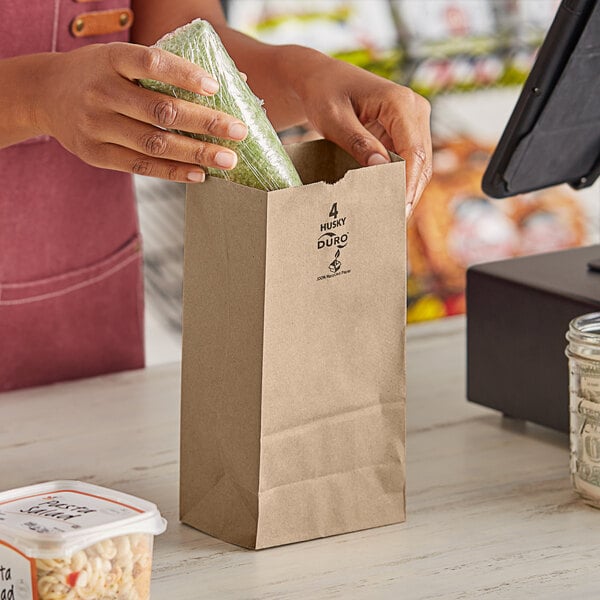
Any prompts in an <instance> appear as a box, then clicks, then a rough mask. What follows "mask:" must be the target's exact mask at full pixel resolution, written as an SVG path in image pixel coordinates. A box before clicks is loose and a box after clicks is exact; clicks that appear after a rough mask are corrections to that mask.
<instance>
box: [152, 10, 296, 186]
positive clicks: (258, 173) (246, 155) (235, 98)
mask: <svg viewBox="0 0 600 600" xmlns="http://www.w3.org/2000/svg"><path fill="white" fill-rule="evenodd" d="M155 45H156V46H157V47H159V48H162V49H163V50H167V51H168V52H172V53H173V54H177V55H178V56H181V57H183V58H185V59H187V60H189V61H191V62H193V63H195V64H196V65H199V66H200V67H202V68H203V69H205V70H206V71H207V72H208V73H210V74H211V75H212V76H213V77H214V78H215V79H216V80H217V81H218V82H219V91H218V92H217V93H216V94H215V95H213V96H202V95H200V94H195V93H193V92H190V91H187V90H183V89H181V88H178V87H175V86H172V85H168V84H165V83H161V82H158V81H153V80H148V79H144V80H141V81H140V84H141V85H143V86H144V87H146V88H148V89H151V90H155V91H158V92H162V93H164V94H168V95H170V96H174V97H176V98H182V99H184V100H187V101H189V102H195V103H196V104H200V105H202V106H206V107H208V108H212V109H215V110H219V111H222V112H226V113H228V114H230V115H233V116H235V117H237V118H238V119H240V121H242V122H243V123H245V124H246V125H247V127H248V136H247V137H246V139H245V140H243V141H241V142H235V141H231V140H223V139H220V138H215V137H212V136H208V135H199V134H194V133H189V132H185V131H178V133H181V134H183V135H187V136H190V137H193V138H195V139H199V140H203V141H208V142H211V143H215V144H219V145H221V146H226V147H228V148H231V149H232V150H234V151H235V152H237V155H238V163H237V165H236V167H235V168H234V169H232V170H230V171H225V170H222V169H215V168H212V167H208V168H207V171H208V173H209V175H214V176H216V177H221V178H223V179H228V180H229V181H233V182H235V183H240V184H243V185H247V186H250V187H254V188H258V189H262V190H268V191H271V190H277V189H282V188H287V187H293V186H297V185H302V182H301V180H300V177H299V175H298V173H297V171H296V169H295V168H294V165H293V164H292V161H291V160H290V158H289V156H288V155H287V153H286V151H285V150H284V148H283V145H282V144H281V142H280V140H279V137H278V136H277V133H276V132H275V130H274V129H273V126H272V125H271V123H270V121H269V119H268V118H267V115H266V113H265V111H264V109H263V108H262V102H261V101H260V100H259V99H258V98H257V97H256V96H255V95H254V94H253V93H252V90H251V89H250V87H249V86H248V84H247V83H246V82H245V81H244V79H243V78H242V76H241V75H240V72H239V71H238V69H237V67H236V66H235V64H234V62H233V60H232V59H231V57H230V56H229V54H227V51H226V50H225V48H224V46H223V44H222V43H221V40H220V38H219V36H218V35H217V33H216V32H215V30H214V29H213V28H212V26H211V25H210V23H208V22H207V21H204V20H202V19H196V20H194V21H192V22H191V23H188V24H187V25H184V26H183V27H180V28H179V29H176V30H175V31H173V32H171V33H168V34H167V35H165V36H164V37H162V38H161V39H160V40H158V42H156V44H155Z"/></svg>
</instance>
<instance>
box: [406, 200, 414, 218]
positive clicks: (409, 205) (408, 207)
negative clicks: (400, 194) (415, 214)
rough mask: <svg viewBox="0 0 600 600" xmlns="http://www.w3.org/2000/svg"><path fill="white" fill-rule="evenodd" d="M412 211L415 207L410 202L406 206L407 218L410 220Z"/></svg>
mask: <svg viewBox="0 0 600 600" xmlns="http://www.w3.org/2000/svg"><path fill="white" fill-rule="evenodd" d="M412 210H413V205H412V202H409V203H408V204H407V205H406V218H407V219H408V217H410V215H412Z"/></svg>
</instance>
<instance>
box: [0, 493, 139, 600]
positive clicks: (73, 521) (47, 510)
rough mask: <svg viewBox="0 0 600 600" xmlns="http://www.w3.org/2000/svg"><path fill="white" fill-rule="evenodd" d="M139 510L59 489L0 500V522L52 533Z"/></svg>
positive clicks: (29, 530)
mask: <svg viewBox="0 0 600 600" xmlns="http://www.w3.org/2000/svg"><path fill="white" fill-rule="evenodd" d="M143 512H144V511H143V510H141V509H139V508H136V507H134V506H129V505H127V504H122V503H120V502H118V501H116V500H111V499H109V498H102V497H100V496H94V495H92V494H86V493H85V492H78V491H74V490H59V491H56V492H53V493H51V494H36V495H34V496H27V497H26V498H16V499H14V500H9V501H8V502H5V503H2V504H0V524H1V525H2V526H4V527H8V528H10V529H15V530H21V531H23V530H24V531H28V532H34V533H38V534H40V535H44V534H56V533H67V532H70V531H80V530H82V529H87V528H90V527H96V526H99V525H107V524H109V523H114V522H115V521H121V520H123V519H127V518H129V517H133V516H135V515H138V514H140V513H143ZM0 600H3V599H2V597H1V596H0Z"/></svg>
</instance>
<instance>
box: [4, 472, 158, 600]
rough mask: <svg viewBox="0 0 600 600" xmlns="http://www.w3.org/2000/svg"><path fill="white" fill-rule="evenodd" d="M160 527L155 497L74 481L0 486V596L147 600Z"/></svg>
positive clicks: (49, 599)
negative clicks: (1, 488) (147, 498)
mask: <svg viewBox="0 0 600 600" xmlns="http://www.w3.org/2000/svg"><path fill="white" fill-rule="evenodd" d="M165 529H166V521H165V519H163V518H162V517H161V515H160V513H159V511H158V509H157V507H156V506H155V505H154V504H152V503H150V502H146V501H145V500H141V499H140V498H136V497H134V496H129V495H128V494H123V493H121V492H117V491H114V490H109V489H107V488H103V487H99V486H96V485H90V484H86V483H81V482H79V481H52V482H49V483H43V484H40V485H33V486H29V487H24V488H19V489H16V490H10V491H8V492H3V493H0V598H1V599H2V600H63V599H64V600H113V599H114V600H147V599H148V598H150V580H151V575H152V546H153V542H154V536H155V535H158V534H160V533H162V532H163V531H164V530H165Z"/></svg>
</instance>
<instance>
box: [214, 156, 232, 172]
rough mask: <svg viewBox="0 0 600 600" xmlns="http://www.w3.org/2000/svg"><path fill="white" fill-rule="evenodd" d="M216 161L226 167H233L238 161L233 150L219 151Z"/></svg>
mask: <svg viewBox="0 0 600 600" xmlns="http://www.w3.org/2000/svg"><path fill="white" fill-rule="evenodd" d="M215 162H216V163H217V164H218V165H219V166H220V167H223V168H225V169H231V168H232V167H234V166H235V163H237V155H235V154H233V153H232V152H217V154H216V155H215Z"/></svg>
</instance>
